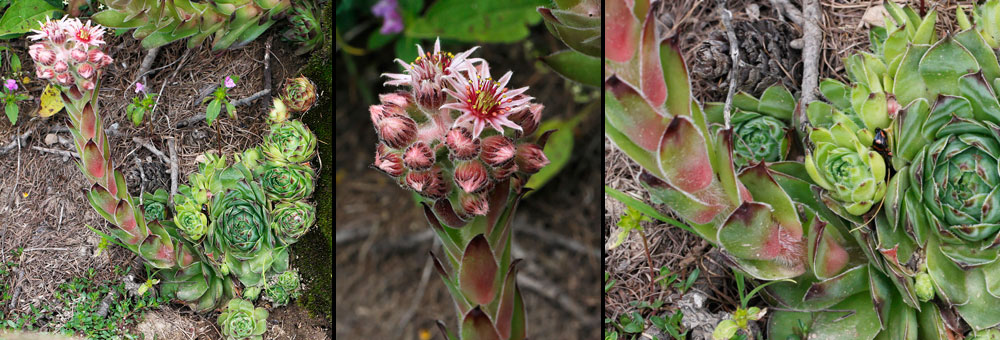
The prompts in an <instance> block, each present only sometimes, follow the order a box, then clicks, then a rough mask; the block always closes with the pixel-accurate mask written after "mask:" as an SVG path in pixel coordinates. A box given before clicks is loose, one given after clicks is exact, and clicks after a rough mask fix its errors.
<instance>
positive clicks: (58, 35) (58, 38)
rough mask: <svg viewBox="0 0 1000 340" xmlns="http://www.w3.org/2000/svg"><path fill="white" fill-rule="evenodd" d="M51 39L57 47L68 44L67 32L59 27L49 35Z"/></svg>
mask: <svg viewBox="0 0 1000 340" xmlns="http://www.w3.org/2000/svg"><path fill="white" fill-rule="evenodd" d="M49 39H52V43H54V44H56V45H62V44H63V43H64V42H66V32H65V31H63V30H62V29H61V28H58V27H57V28H55V29H53V30H52V31H51V32H50V33H49Z"/></svg>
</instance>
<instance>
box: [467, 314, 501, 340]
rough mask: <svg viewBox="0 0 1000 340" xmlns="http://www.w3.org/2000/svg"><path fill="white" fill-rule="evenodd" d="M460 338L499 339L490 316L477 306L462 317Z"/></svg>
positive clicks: (473, 339) (469, 339)
mask: <svg viewBox="0 0 1000 340" xmlns="http://www.w3.org/2000/svg"><path fill="white" fill-rule="evenodd" d="M461 337H462V340H500V335H499V334H497V330H496V328H495V327H493V322H492V321H490V317H489V316H487V315H486V313H484V312H483V310H482V309H480V308H479V307H476V308H473V309H472V310H470V311H469V312H468V313H466V314H465V317H464V318H463V319H462V332H461Z"/></svg>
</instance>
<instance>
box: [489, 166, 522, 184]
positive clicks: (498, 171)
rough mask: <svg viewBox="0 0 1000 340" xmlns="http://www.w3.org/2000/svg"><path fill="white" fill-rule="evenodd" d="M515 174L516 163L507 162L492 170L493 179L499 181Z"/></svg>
mask: <svg viewBox="0 0 1000 340" xmlns="http://www.w3.org/2000/svg"><path fill="white" fill-rule="evenodd" d="M515 172H517V162H507V164H504V165H502V166H499V167H495V168H493V178H494V179H496V180H498V181H499V180H502V179H504V178H507V177H510V175H511V174H513V173H515Z"/></svg>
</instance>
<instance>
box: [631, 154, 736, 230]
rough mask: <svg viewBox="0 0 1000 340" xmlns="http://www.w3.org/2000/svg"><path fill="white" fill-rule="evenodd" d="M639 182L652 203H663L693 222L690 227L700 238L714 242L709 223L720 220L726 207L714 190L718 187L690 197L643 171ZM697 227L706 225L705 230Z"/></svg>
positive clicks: (719, 194) (720, 194) (721, 195)
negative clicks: (696, 231)
mask: <svg viewBox="0 0 1000 340" xmlns="http://www.w3.org/2000/svg"><path fill="white" fill-rule="evenodd" d="M639 182H640V183H641V184H642V186H643V188H645V189H646V191H648V192H649V194H650V196H651V197H652V198H653V200H654V202H659V203H664V204H666V205H667V206H669V207H670V209H671V210H673V211H674V212H676V213H677V215H679V216H681V217H683V218H684V219H686V220H689V221H691V222H694V223H693V224H694V225H693V226H692V227H694V229H695V230H698V231H699V233H701V235H700V236H702V237H703V238H705V239H707V240H709V241H710V242H715V240H716V232H715V231H716V229H715V227H713V226H711V225H709V224H710V223H709V222H712V221H713V220H715V219H717V218H722V217H723V216H722V215H723V214H722V213H723V211H724V210H725V209H726V208H727V206H728V204H727V202H725V201H722V200H721V198H722V197H723V195H724V193H723V192H721V190H716V189H717V187H718V186H714V185H713V186H711V187H709V189H708V190H704V191H701V192H699V193H698V194H699V195H692V194H689V193H686V192H683V191H680V190H677V189H676V188H674V187H673V186H671V185H670V184H667V182H664V181H663V180H661V179H659V178H657V177H655V176H653V175H652V174H650V173H648V172H645V171H644V172H643V173H642V174H640V175H639ZM697 225H706V228H700V227H698V226H697Z"/></svg>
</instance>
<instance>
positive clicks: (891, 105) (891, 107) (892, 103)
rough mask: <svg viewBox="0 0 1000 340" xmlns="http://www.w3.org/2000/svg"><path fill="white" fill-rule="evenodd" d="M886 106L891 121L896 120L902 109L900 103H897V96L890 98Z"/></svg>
mask: <svg viewBox="0 0 1000 340" xmlns="http://www.w3.org/2000/svg"><path fill="white" fill-rule="evenodd" d="M885 105H886V113H887V114H888V115H889V118H890V119H895V118H896V113H898V112H899V109H901V108H902V107H901V106H899V102H898V101H896V97H895V96H889V98H888V99H886V103H885Z"/></svg>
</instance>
